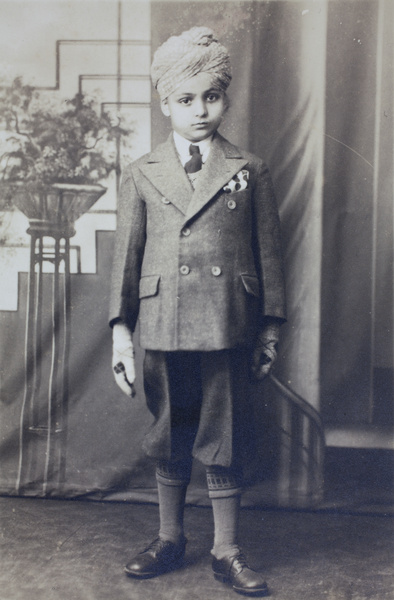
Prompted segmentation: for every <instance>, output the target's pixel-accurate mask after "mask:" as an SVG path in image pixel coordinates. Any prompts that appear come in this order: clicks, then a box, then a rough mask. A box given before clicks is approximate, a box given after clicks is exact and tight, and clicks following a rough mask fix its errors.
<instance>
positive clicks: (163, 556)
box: [125, 537, 186, 579]
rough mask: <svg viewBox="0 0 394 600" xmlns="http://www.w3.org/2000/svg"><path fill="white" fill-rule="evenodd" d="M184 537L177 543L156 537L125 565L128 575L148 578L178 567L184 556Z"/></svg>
mask: <svg viewBox="0 0 394 600" xmlns="http://www.w3.org/2000/svg"><path fill="white" fill-rule="evenodd" d="M185 547H186V539H184V540H183V541H182V542H180V543H179V544H174V543H173V542H168V541H164V540H161V539H160V538H159V537H158V538H156V539H155V540H154V541H153V542H152V543H151V544H150V545H149V546H148V547H147V548H146V549H145V550H144V551H143V552H141V553H140V554H137V556H135V557H134V558H133V560H132V561H131V562H129V563H128V564H127V565H126V566H125V573H126V575H128V576H129V577H138V578H140V579H149V578H150V577H156V576H157V575H161V574H162V573H167V572H168V571H173V570H174V569H178V568H179V567H180V566H181V564H182V561H183V557H184V556H185Z"/></svg>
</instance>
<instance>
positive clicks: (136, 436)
mask: <svg viewBox="0 0 394 600" xmlns="http://www.w3.org/2000/svg"><path fill="white" fill-rule="evenodd" d="M0 8H1V14H2V18H1V24H0V29H1V35H0V46H1V52H0V56H1V77H2V84H3V83H4V82H8V83H9V82H10V81H12V80H13V79H14V78H15V77H17V76H21V77H22V78H23V81H24V82H26V83H29V84H31V85H34V86H36V87H37V88H39V89H42V90H46V93H47V94H48V95H49V96H51V95H52V96H53V97H54V98H58V99H65V98H71V97H72V96H74V94H75V93H76V92H77V91H78V90H79V91H82V92H84V93H88V94H93V93H94V94H95V95H96V96H97V95H98V97H99V99H100V101H99V104H100V105H101V106H102V107H103V108H104V109H108V110H109V111H112V112H115V114H116V112H117V111H119V112H120V113H122V114H123V115H126V116H127V118H128V120H129V122H130V123H131V124H132V130H133V133H132V135H131V143H130V144H129V147H128V148H127V149H122V150H119V148H118V149H117V150H118V155H119V156H118V157H119V160H120V163H121V164H124V163H125V161H128V160H131V159H135V158H137V157H138V156H140V155H142V154H143V153H146V152H148V151H149V150H150V149H151V147H153V146H155V145H156V144H157V143H158V142H160V141H162V140H164V138H165V137H166V136H167V135H168V132H169V129H168V123H167V121H166V120H165V118H164V117H163V116H162V115H161V113H160V110H159V103H158V98H157V96H156V95H155V93H154V92H153V91H152V90H151V85H150V82H149V67H150V61H151V55H152V53H153V52H154V50H155V49H156V47H157V46H158V45H159V44H160V43H162V42H163V41H164V40H165V39H166V38H167V37H168V36H169V35H171V34H179V33H180V32H182V31H183V30H185V29H188V28H189V27H191V26H193V25H207V26H209V27H212V28H213V29H214V30H215V31H216V33H217V34H218V36H219V38H220V39H221V41H222V42H223V43H224V44H225V45H226V46H227V47H228V48H229V50H230V55H231V58H232V64H233V82H232V84H231V86H230V88H229V95H230V100H231V108H230V110H229V112H228V113H227V115H226V117H225V121H224V124H223V126H222V128H221V132H222V133H223V135H224V136H225V137H228V138H229V139H230V141H232V142H233V143H235V144H238V145H240V146H241V147H245V148H247V149H249V150H250V151H252V152H254V153H256V154H258V155H260V156H262V157H264V158H265V160H266V162H267V163H268V165H269V167H270V170H271V173H272V176H273V179H274V184H275V189H276V193H277V197H278V203H279V207H280V214H281V219H282V226H283V246H284V256H285V266H286V281H287V296H288V314H289V316H288V323H287V324H286V325H285V326H284V327H283V328H282V342H281V347H280V359H279V361H278V363H277V365H276V367H275V370H274V374H273V377H272V378H270V380H268V381H266V382H264V383H263V384H262V385H258V386H255V387H254V389H253V391H252V392H251V393H252V394H253V404H254V414H252V415H251V419H250V422H251V427H254V428H256V429H257V431H258V432H259V434H260V436H259V437H260V442H259V444H258V446H255V447H251V448H250V456H251V463H250V472H248V473H246V477H247V478H248V480H249V482H250V483H251V487H250V491H249V492H248V494H246V495H245V499H244V501H245V503H247V504H265V505H267V504H274V505H275V504H281V505H284V506H285V505H293V506H305V505H310V504H313V503H317V502H319V501H321V500H322V498H323V455H324V445H325V444H327V445H336V444H337V443H338V439H339V438H340V436H341V435H347V436H349V437H348V439H349V440H350V442H349V444H350V445H351V439H353V438H352V437H351V436H352V432H353V433H354V432H356V433H357V435H358V436H359V437H358V438H357V439H361V438H360V436H361V437H362V436H364V438H365V439H366V440H368V439H370V436H371V435H374V434H378V435H379V436H380V438H384V435H385V432H386V428H389V427H391V426H392V425H393V412H394V411H393V409H394V407H393V173H392V167H393V97H392V90H393V73H392V52H393V48H392V40H393V9H394V5H393V3H392V2H391V0H376V1H375V0H357V1H356V0H354V1H353V0H330V1H326V0H320V1H314V2H312V1H302V0H294V1H285V0H277V1H270V2H265V1H263V0H261V1H256V2H237V1H228V2H227V1H223V2H222V1H213V2H209V1H203V2H202V1H199V2H186V1H179V2H170V1H163V2H154V1H152V2H150V3H149V2H148V1H145V2H141V3H138V2H133V1H124V2H116V1H108V2H106V1H100V2H98V1H97V2H95V1H94V0H91V1H88V0H84V1H82V2H81V1H79V2H77V1H76V0H73V1H72V2H62V1H61V0H59V1H56V2H49V1H38V0H36V1H30V2H27V1H26V2H23V1H21V2H18V3H17V5H16V4H15V2H11V1H4V0H1V1H0ZM27 23H28V24H29V26H28V27H27V25H26V24H27ZM0 133H1V134H2V133H3V132H0ZM3 141H4V139H3V137H2V138H1V140H0V142H1V143H3ZM101 183H102V184H103V185H104V186H105V187H106V188H107V192H106V193H105V194H104V195H103V196H102V197H101V198H100V199H99V200H97V202H95V203H94V204H93V205H92V206H91V207H90V208H89V206H86V207H85V208H84V210H82V211H81V213H80V214H76V215H75V231H76V233H75V235H71V234H70V237H69V239H68V240H67V243H66V242H62V243H61V244H60V246H59V247H57V249H56V243H57V242H56V236H55V237H52V238H51V235H50V234H48V235H46V236H45V239H43V240H42V246H40V247H41V255H42V256H41V259H42V260H41V262H40V264H39V265H38V264H37V261H34V260H33V262H32V260H31V259H32V252H34V249H32V245H31V242H32V235H33V234H32V230H31V223H29V216H30V215H29V214H26V211H25V212H23V211H21V210H20V209H19V208H15V207H12V206H6V205H5V204H4V203H2V204H1V212H0V223H1V236H0V289H1V293H0V301H1V305H0V377H1V380H0V393H1V396H0V403H1V404H0V408H1V418H0V432H1V435H0V448H1V476H0V492H1V493H5V494H20V495H33V496H52V497H81V496H86V497H91V498H106V499H129V500H135V501H155V500H156V496H155V493H156V492H155V480H154V466H153V465H152V464H151V462H150V461H148V460H147V459H146V457H145V456H144V454H143V453H142V450H141V442H142V438H143V435H144V431H145V430H146V429H147V427H148V425H149V423H150V416H149V413H148V411H147V409H146V407H145V403H144V394H143V389H142V382H141V364H142V359H143V356H142V351H141V350H140V349H138V348H137V365H138V373H137V376H138V383H137V397H136V398H135V399H133V400H129V399H127V398H126V397H125V396H123V395H122V393H121V392H120V390H119V389H118V388H117V386H116V384H115V382H114V380H113V376H112V372H111V331H110V329H109V327H108V323H107V315H108V297H109V292H110V290H109V282H110V274H111V260H112V250H113V243H114V236H115V227H116V186H117V184H118V181H117V178H116V176H115V174H114V173H113V174H111V176H110V177H109V178H108V180H105V181H102V182H101ZM29 226H30V231H29V232H27V230H28V228H29ZM33 233H34V232H33ZM72 233H74V232H72ZM40 243H41V242H40V241H39V244H40ZM163 243H165V240H163ZM56 252H58V253H59V252H60V254H61V256H60V259H59V260H60V265H61V267H60V270H59V273H55V272H54V271H55V270H56V269H55V268H54V260H53V256H54V253H55V254H56ZM51 257H52V260H51ZM67 261H69V265H70V275H69V276H68V275H67V269H68V267H67V264H68V262H67ZM35 263H36V264H35ZM40 265H41V267H40ZM64 265H66V266H64ZM234 318H236V315H234ZM364 438H363V439H364ZM366 443H368V442H366ZM188 498H189V500H190V501H191V502H195V503H199V504H205V503H208V497H207V493H206V491H205V484H204V480H203V477H202V476H201V473H200V467H199V465H198V464H196V465H195V472H194V476H193V484H192V485H191V486H190V489H189V496H188Z"/></svg>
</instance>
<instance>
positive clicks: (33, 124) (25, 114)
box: [0, 78, 131, 189]
mask: <svg viewBox="0 0 394 600" xmlns="http://www.w3.org/2000/svg"><path fill="white" fill-rule="evenodd" d="M97 105H98V103H97V101H96V100H95V99H94V98H91V97H87V96H86V95H83V94H77V95H75V96H74V98H72V99H71V100H66V101H63V102H60V103H58V104H56V102H54V100H53V97H52V98H51V97H49V96H48V95H45V93H43V92H38V91H37V90H36V89H35V88H33V87H32V86H29V85H25V84H24V83H23V81H22V80H21V78H16V79H15V80H14V81H13V82H12V84H11V85H9V86H5V85H3V86H1V88H0V181H4V182H7V183H12V182H16V181H22V182H24V183H25V184H26V185H28V186H29V187H32V188H35V189H36V188H39V187H45V186H48V185H50V184H52V183H83V184H92V183H97V182H98V181H99V180H102V179H105V178H106V177H107V176H108V175H109V173H110V172H111V171H112V170H113V169H115V168H116V167H117V164H116V156H117V148H119V145H120V143H121V141H122V140H124V139H126V138H127V137H128V136H129V135H130V133H131V130H130V128H127V127H126V126H125V125H124V123H123V122H122V120H120V119H118V123H116V124H114V123H113V121H112V118H111V116H110V115H109V114H107V113H105V112H101V113H100V112H99V110H98V106H97Z"/></svg>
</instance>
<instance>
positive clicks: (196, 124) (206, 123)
mask: <svg viewBox="0 0 394 600" xmlns="http://www.w3.org/2000/svg"><path fill="white" fill-rule="evenodd" d="M207 125H208V121H200V122H199V123H193V125H192V127H206V126H207Z"/></svg>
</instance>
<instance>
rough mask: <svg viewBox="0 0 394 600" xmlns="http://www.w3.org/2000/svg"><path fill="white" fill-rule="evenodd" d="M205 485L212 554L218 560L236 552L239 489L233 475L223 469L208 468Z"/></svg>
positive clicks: (239, 501)
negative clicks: (211, 523) (210, 513)
mask: <svg viewBox="0 0 394 600" xmlns="http://www.w3.org/2000/svg"><path fill="white" fill-rule="evenodd" d="M207 483H208V491H209V497H210V498H211V501H212V510H213V520H214V525H215V538H214V546H213V549H212V554H213V555H214V556H215V557H216V558H217V559H219V560H220V559H222V558H224V557H225V556H233V555H234V553H235V552H236V551H237V550H238V518H239V509H240V504H241V488H240V487H239V485H238V481H237V478H236V477H235V475H234V473H233V472H232V471H231V470H230V469H225V468H223V467H208V468H207Z"/></svg>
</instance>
